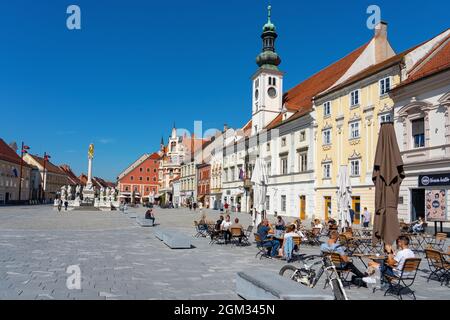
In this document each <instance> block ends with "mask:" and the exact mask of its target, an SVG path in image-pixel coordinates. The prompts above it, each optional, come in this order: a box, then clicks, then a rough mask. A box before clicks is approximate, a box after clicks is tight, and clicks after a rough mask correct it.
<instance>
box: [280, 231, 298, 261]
mask: <svg viewBox="0 0 450 320" xmlns="http://www.w3.org/2000/svg"><path fill="white" fill-rule="evenodd" d="M294 237H298V234H297V233H296V232H295V225H294V224H290V225H288V226H287V227H286V233H285V234H284V238H283V245H282V246H281V253H282V255H283V256H284V257H285V258H286V261H287V262H290V261H291V259H292V252H293V251H296V250H298V247H297V245H294V241H293V240H294V239H293V238H294Z"/></svg>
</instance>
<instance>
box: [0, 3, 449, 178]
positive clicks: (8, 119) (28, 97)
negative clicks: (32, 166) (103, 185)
mask: <svg viewBox="0 0 450 320" xmlns="http://www.w3.org/2000/svg"><path fill="white" fill-rule="evenodd" d="M271 2H272V6H273V13H272V16H273V18H272V21H273V22H274V23H275V24H276V26H277V29H278V33H279V37H278V41H277V51H278V53H279V54H280V56H281V58H282V60H283V62H282V64H281V66H280V69H281V70H282V71H285V72H286V74H285V90H287V89H289V88H291V87H293V86H295V85H296V84H297V83H299V82H300V81H301V80H303V79H305V78H307V77H309V76H310V75H312V74H313V73H315V72H317V71H319V70H320V69H321V68H323V67H325V66H327V65H329V64H330V63H332V62H334V61H336V60H338V59H340V58H341V57H342V56H344V55H346V54H347V53H349V52H350V51H351V50H353V49H355V48H356V47H358V46H360V45H362V44H363V43H365V42H367V41H368V40H369V39H370V38H371V36H372V33H373V32H372V30H369V29H367V27H366V20H367V17H368V15H367V14H366V9H367V7H368V6H369V5H370V4H377V5H379V6H380V7H381V13H382V19H383V20H386V21H387V22H388V23H389V29H388V35H389V39H390V41H391V44H392V45H393V47H394V49H395V50H396V51H397V52H401V51H403V50H405V49H407V48H409V47H411V46H413V45H416V44H418V43H420V42H422V41H424V40H427V39H429V38H431V37H432V36H434V35H436V34H438V33H440V32H442V31H443V30H444V29H446V28H448V27H450V26H449V25H448V22H449V21H448V12H449V11H450V5H449V4H448V1H444V0H442V1H435V0H429V1H427V2H426V5H424V2H423V1H417V0H414V1H363V0H346V1H298V0H272V1H271ZM267 3H268V1H263V0H245V1H242V0H240V1H237V0H227V1H219V0H217V1H216V0H215V1H211V0H209V1H206V0H190V1H181V0H171V1H149V0H127V1H123V0H116V1H106V0H95V1H94V0H71V1H63V0H27V1H24V0H14V1H1V3H0V35H1V47H0V48H1V50H0V137H1V138H3V139H4V140H6V141H7V142H10V141H17V142H18V143H20V141H22V140H23V141H25V142H26V143H27V144H28V145H30V146H31V148H32V149H31V151H32V152H33V153H38V154H43V153H44V151H46V152H48V153H50V154H51V155H52V160H53V161H54V162H55V163H58V164H61V163H68V164H70V165H71V166H72V168H73V169H74V170H75V171H76V173H77V174H79V173H81V172H82V171H86V166H87V161H86V153H87V148H88V145H89V143H91V142H93V143H95V144H96V158H95V162H94V174H95V175H97V176H102V177H105V178H108V179H115V177H116V176H117V174H118V173H119V172H120V171H121V170H122V169H124V168H125V167H126V166H128V165H129V164H130V163H131V162H133V161H134V160H135V159H136V158H138V157H139V156H140V155H142V154H143V153H144V152H151V151H153V150H157V149H158V148H159V142H160V139H161V135H164V136H165V138H166V137H167V136H168V135H169V134H170V129H171V127H172V124H173V122H174V121H175V122H176V125H177V127H180V128H187V129H189V130H192V129H193V122H194V121H195V120H201V121H203V128H205V129H206V128H222V127H223V124H224V123H227V124H228V125H230V126H233V127H237V126H242V125H243V124H244V123H245V122H246V120H247V119H249V117H250V110H251V83H250V77H251V75H252V74H253V73H254V72H255V71H256V68H257V66H256V64H255V57H256V55H257V54H258V53H259V52H260V50H261V40H260V38H259V37H260V33H261V28H262V25H263V24H264V23H265V21H266V6H267ZM70 4H76V5H78V6H80V8H81V19H82V20H81V26H82V29H81V30H76V31H69V30H68V29H67V28H66V18H67V17H68V15H67V14H66V9H67V7H68V6H69V5H70ZM166 139H167V138H166Z"/></svg>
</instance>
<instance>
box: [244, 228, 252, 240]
mask: <svg viewBox="0 0 450 320" xmlns="http://www.w3.org/2000/svg"><path fill="white" fill-rule="evenodd" d="M252 231H253V226H248V227H247V230H245V231H244V235H245V237H246V238H247V240H248V239H250V235H251V234H252Z"/></svg>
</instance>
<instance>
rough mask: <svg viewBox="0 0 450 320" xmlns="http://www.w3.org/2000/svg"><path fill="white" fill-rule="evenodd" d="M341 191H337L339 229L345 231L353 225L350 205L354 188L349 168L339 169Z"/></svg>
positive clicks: (342, 167)
mask: <svg viewBox="0 0 450 320" xmlns="http://www.w3.org/2000/svg"><path fill="white" fill-rule="evenodd" d="M338 186H339V189H338V191H337V202H338V213H339V217H338V219H339V227H340V229H341V230H342V229H344V228H345V227H350V226H351V225H352V219H351V217H350V211H349V208H348V207H349V205H350V201H351V193H352V187H351V185H350V177H349V176H348V170H347V166H341V167H340V168H339V185H338Z"/></svg>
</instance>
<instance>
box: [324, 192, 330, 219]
mask: <svg viewBox="0 0 450 320" xmlns="http://www.w3.org/2000/svg"><path fill="white" fill-rule="evenodd" d="M324 199H325V206H324V209H325V212H324V217H325V220H328V219H329V218H330V216H331V197H329V196H327V197H324Z"/></svg>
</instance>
